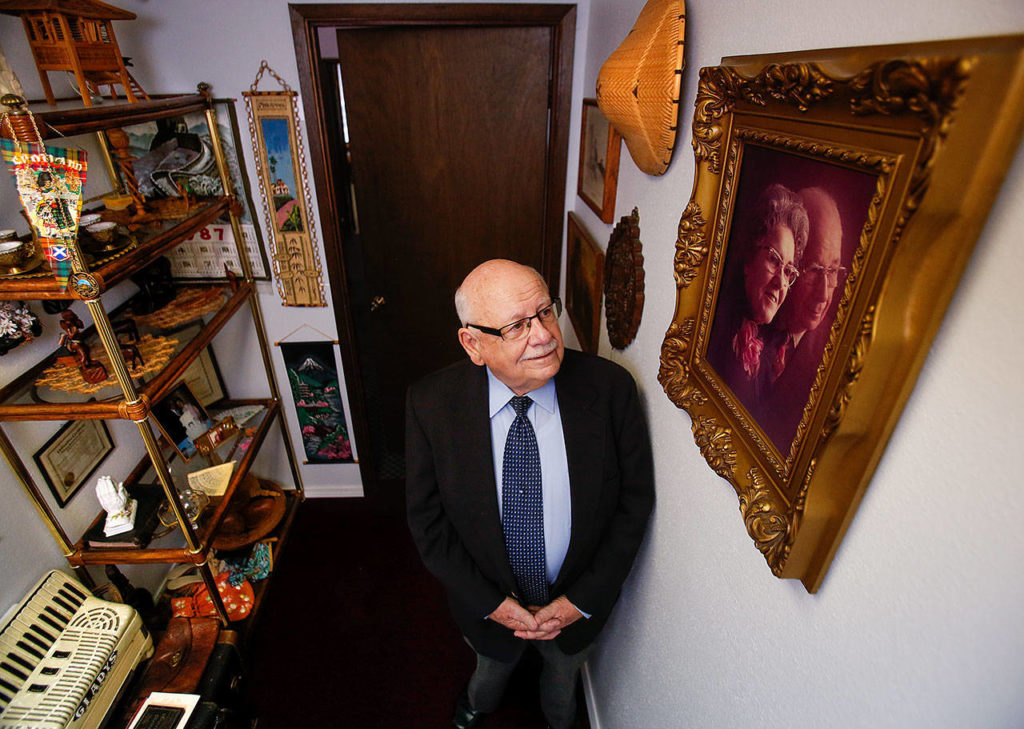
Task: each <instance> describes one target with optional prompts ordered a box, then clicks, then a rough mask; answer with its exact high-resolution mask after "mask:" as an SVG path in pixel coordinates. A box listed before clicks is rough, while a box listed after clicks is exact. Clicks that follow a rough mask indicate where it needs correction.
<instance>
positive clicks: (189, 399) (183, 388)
mask: <svg viewBox="0 0 1024 729" xmlns="http://www.w3.org/2000/svg"><path fill="white" fill-rule="evenodd" d="M150 412H151V413H152V415H153V419H154V420H156V424H157V427H158V428H159V429H160V432H161V433H162V434H163V436H164V438H166V439H167V441H168V442H169V443H171V444H172V445H173V446H174V448H175V450H177V451H178V454H179V455H180V456H181V457H182V459H183V460H185V461H189V460H191V459H192V458H193V457H194V456H195V455H196V454H197V453H198V452H199V450H198V448H197V447H196V440H197V439H198V438H200V437H201V436H202V435H204V434H205V433H206V431H208V430H209V429H210V428H212V427H213V426H214V422H213V420H212V419H211V418H210V416H209V414H207V412H206V409H205V408H204V407H203V406H202V405H200V404H199V400H198V399H197V398H196V396H195V394H193V392H192V390H191V389H189V386H188V385H186V384H185V383H183V382H182V383H179V384H177V385H175V386H174V387H173V388H172V389H171V391H170V392H168V393H167V395H165V396H164V397H163V398H162V399H161V400H160V401H159V402H157V403H155V404H154V405H153V409H152V410H151V411H150Z"/></svg>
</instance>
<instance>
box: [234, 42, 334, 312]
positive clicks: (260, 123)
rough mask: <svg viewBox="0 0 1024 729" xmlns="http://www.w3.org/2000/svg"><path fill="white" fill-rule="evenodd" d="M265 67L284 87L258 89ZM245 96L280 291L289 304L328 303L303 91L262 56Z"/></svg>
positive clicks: (312, 304) (286, 304)
mask: <svg viewBox="0 0 1024 729" xmlns="http://www.w3.org/2000/svg"><path fill="white" fill-rule="evenodd" d="M264 71H267V72H269V73H270V75H271V76H273V77H274V78H275V79H277V81H278V83H280V84H281V86H282V87H283V88H284V91H257V90H256V89H257V87H258V86H259V83H260V79H261V78H262V77H263V72H264ZM242 95H243V96H245V104H246V108H247V109H248V111H249V133H250V134H251V135H252V140H253V153H254V156H255V158H256V169H257V179H258V180H259V187H260V194H261V195H262V196H263V211H264V213H265V214H266V222H267V230H268V231H269V232H270V239H271V247H272V249H273V254H272V255H271V259H270V260H271V264H272V266H273V269H274V278H275V279H276V280H277V291H278V293H279V294H280V295H281V299H282V300H283V302H284V305H285V306H326V305H327V303H326V301H325V299H324V284H323V275H322V272H321V270H320V254H319V251H318V250H317V245H316V230H315V228H314V224H313V219H312V218H311V217H310V215H309V203H308V200H309V197H310V195H309V180H308V178H307V176H306V165H305V161H304V160H305V151H304V145H303V142H302V134H301V130H300V128H299V122H298V109H297V108H296V99H297V97H298V94H297V93H295V92H294V91H292V90H291V88H290V87H289V86H288V84H287V83H285V82H284V80H283V79H282V78H281V77H280V76H278V75H277V74H276V73H274V71H273V69H271V68H270V66H268V65H267V62H266V61H263V62H262V63H261V64H260V70H259V72H258V73H257V74H256V80H255V81H253V83H252V86H250V87H249V91H243V92H242Z"/></svg>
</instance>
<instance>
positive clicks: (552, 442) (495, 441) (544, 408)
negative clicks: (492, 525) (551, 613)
mask: <svg viewBox="0 0 1024 729" xmlns="http://www.w3.org/2000/svg"><path fill="white" fill-rule="evenodd" d="M487 384H488V388H487V390H488V401H489V405H488V414H489V415H490V418H491V453H492V454H493V456H494V482H495V483H496V484H497V487H498V512H499V513H501V468H502V461H503V460H504V457H505V440H506V439H507V437H508V429H509V428H510V427H512V422H513V421H514V420H515V419H516V414H515V411H514V410H513V409H512V406H511V405H509V400H511V399H512V397H514V396H515V393H514V392H512V390H511V389H509V387H508V385H506V384H505V383H503V382H502V381H501V380H499V379H498V378H497V377H495V376H494V374H493V373H492V372H491V370H490V368H488V369H487ZM527 395H528V396H529V398H530V399H531V400H533V404H532V405H531V406H530V409H529V410H527V411H526V417H527V419H528V420H529V421H530V424H531V425H532V426H533V430H534V432H535V433H536V434H537V448H538V450H539V451H540V472H541V488H542V490H543V503H544V553H545V556H546V558H547V577H548V584H551V583H553V582H554V581H555V578H556V577H558V573H559V572H560V571H561V569H562V562H564V561H565V553H566V552H567V551H568V550H569V535H570V533H571V530H572V502H571V499H570V494H569V462H568V460H567V459H566V456H565V436H564V435H563V434H562V416H561V414H560V413H559V411H558V397H557V396H556V394H555V381H554V380H553V379H552V380H548V382H547V384H545V385H544V386H543V387H541V388H540V389H539V390H534V391H532V392H528V393H527Z"/></svg>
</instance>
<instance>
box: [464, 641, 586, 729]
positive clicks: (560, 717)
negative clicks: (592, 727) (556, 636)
mask: <svg viewBox="0 0 1024 729" xmlns="http://www.w3.org/2000/svg"><path fill="white" fill-rule="evenodd" d="M528 644H529V645H531V646H533V647H534V648H536V649H537V651H538V652H539V653H540V656H541V660H542V661H543V665H542V667H541V672H540V708H541V710H542V711H543V712H544V717H545V718H546V719H547V720H548V724H550V725H551V726H552V728H553V729H570V728H571V727H572V726H573V722H574V721H575V719H576V681H577V678H578V677H579V675H580V669H581V668H582V667H583V664H584V663H586V661H587V657H588V656H589V655H590V652H591V650H592V649H593V645H591V646H588V647H587V648H584V649H583V650H582V651H580V652H579V653H575V654H573V655H568V654H566V653H563V652H562V650H561V649H560V648H559V647H558V644H557V643H556V642H555V641H553V640H531V641H525V640H524V641H522V650H520V652H519V655H518V656H517V657H516V658H515V660H513V661H511V662H510V663H505V662H503V661H497V660H495V659H493V658H488V657H487V656H483V655H480V654H479V653H477V654H476V670H475V671H473V675H472V676H471V677H470V679H469V687H468V689H467V692H468V694H469V704H470V706H472V707H473V708H474V709H475V710H477V711H482V712H485V713H490V712H492V711H494V710H495V709H497V708H498V705H499V704H500V703H501V697H502V696H503V695H504V694H505V687H506V686H508V681H509V678H511V676H512V672H513V671H514V670H515V667H516V666H517V665H518V664H519V661H520V659H522V657H523V653H524V652H525V650H526V646H527V645H528ZM474 653H475V651H474Z"/></svg>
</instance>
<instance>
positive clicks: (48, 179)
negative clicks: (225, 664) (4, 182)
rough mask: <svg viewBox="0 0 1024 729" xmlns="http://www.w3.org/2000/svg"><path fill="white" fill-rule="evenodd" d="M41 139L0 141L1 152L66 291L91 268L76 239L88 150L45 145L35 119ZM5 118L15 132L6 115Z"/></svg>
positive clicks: (31, 220)
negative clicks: (72, 277)
mask: <svg viewBox="0 0 1024 729" xmlns="http://www.w3.org/2000/svg"><path fill="white" fill-rule="evenodd" d="M30 118H31V121H32V125H33V128H34V131H35V135H36V138H37V139H39V142H38V143H23V142H16V141H14V140H11V139H0V152H2V153H3V157H4V160H5V161H6V162H7V167H8V169H9V170H10V171H11V174H12V175H14V180H15V185H16V186H17V188H18V197H19V198H21V204H22V206H23V207H24V208H25V212H26V213H27V214H28V219H29V221H30V222H31V223H32V228H33V229H34V230H35V233H36V237H37V239H38V243H39V245H41V246H42V247H43V252H44V253H45V254H46V259H47V261H49V263H50V270H51V271H52V272H53V275H54V277H55V278H56V279H57V284H58V285H59V286H60V288H61V290H62V291H63V290H64V289H66V288H67V285H68V277H69V276H70V275H71V273H72V272H75V273H79V272H83V271H85V270H86V269H85V266H84V264H83V262H82V257H81V253H80V252H79V250H78V246H77V245H76V243H75V241H76V239H77V237H78V218H79V216H80V215H81V212H82V190H83V188H84V187H85V177H86V174H85V172H86V153H85V151H84V150H81V149H61V148H60V147H48V146H45V145H43V143H42V139H41V138H40V137H39V130H38V129H37V128H35V118H34V117H30ZM3 122H4V123H5V124H6V125H7V126H8V128H9V129H10V133H11V136H12V137H13V136H14V130H13V128H11V126H10V121H9V120H8V118H7V115H6V114H5V115H4V117H3Z"/></svg>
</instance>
